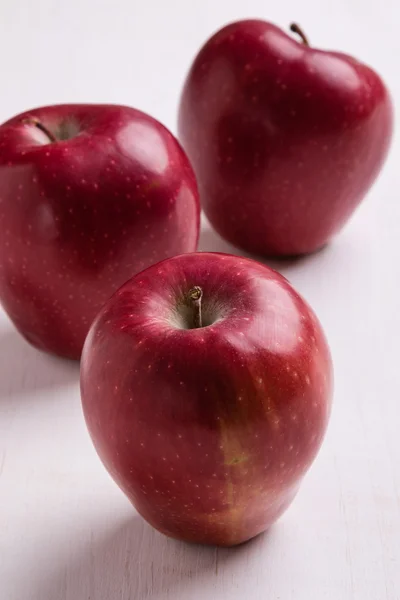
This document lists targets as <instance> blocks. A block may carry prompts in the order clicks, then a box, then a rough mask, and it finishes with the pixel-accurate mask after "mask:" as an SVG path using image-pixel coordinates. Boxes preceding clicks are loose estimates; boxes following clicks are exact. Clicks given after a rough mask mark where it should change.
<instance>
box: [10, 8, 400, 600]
mask: <svg viewBox="0 0 400 600" xmlns="http://www.w3.org/2000/svg"><path fill="white" fill-rule="evenodd" d="M278 4H279V3H278ZM280 4H283V5H284V6H275V5H271V4H270V5H268V3H266V2H265V1H264V0H263V1H261V0H259V1H256V0H253V1H251V0H248V1H247V2H246V3H243V2H242V1H239V0H229V1H228V0H226V1H225V0H224V1H222V0H220V1H219V2H215V0H213V1H211V0H210V1H208V0H191V2H185V1H184V0H179V1H178V0H175V1H173V0H170V1H169V2H163V1H161V0H159V2H156V0H153V1H150V0H148V1H147V2H146V3H145V5H144V6H140V4H139V2H131V1H129V2H128V0H126V1H122V0H120V1H119V2H118V1H117V0H115V1H114V2H109V3H106V2H100V0H98V1H96V0H92V1H90V0H70V1H69V2H64V3H58V2H53V1H51V0H42V1H39V0H38V1H37V2H31V0H26V1H22V0H13V1H12V2H11V0H9V2H7V1H6V0H3V3H2V6H1V8H2V10H1V16H0V56H1V64H2V70H1V77H2V80H1V82H2V94H1V100H0V118H1V120H4V119H6V118H7V117H9V116H11V115H12V114H13V113H16V112H19V111H20V110H23V109H26V108H29V107H30V106H33V105H39V104H45V103H54V102H62V101H69V100H73V101H106V102H119V103H126V104H131V105H135V106H137V107H138V108H141V109H145V110H147V111H148V112H150V113H152V114H154V115H155V116H156V117H158V118H159V119H161V120H162V121H163V122H164V123H166V124H167V125H169V126H170V127H171V128H172V129H174V128H175V106H176V101H177V98H178V95H179V90H180V85H181V82H182V79H183V75H184V73H185V70H186V68H187V65H188V64H189V61H190V59H191V56H192V55H193V54H194V52H195V51H196V49H197V48H198V46H199V45H200V43H201V42H202V41H203V40H204V39H205V38H206V37H207V35H208V34H209V33H210V32H211V31H213V30H214V29H216V28H217V27H219V26H220V25H221V24H222V23H224V22H226V21H229V20H232V19H235V18H238V17H245V16H260V17H265V18H269V19H271V20H273V21H275V22H277V23H278V24H281V25H282V26H284V25H285V24H287V23H289V22H290V21H291V20H293V19H296V20H299V21H301V24H302V25H303V27H304V28H305V30H306V31H307V33H308V35H309V37H310V38H311V40H312V42H314V43H315V44H316V45H321V46H325V47H336V48H340V49H344V50H347V51H348V52H350V53H353V54H355V55H358V56H360V57H363V58H364V59H365V60H366V61H368V62H370V63H372V64H373V65H374V66H375V67H376V68H377V69H378V70H379V71H380V72H382V74H383V75H384V76H385V78H386V79H387V81H388V82H389V84H390V87H391V89H392V93H393V96H394V98H395V100H396V101H397V99H398V98H400V71H399V69H398V64H397V62H398V58H396V54H397V56H398V55H399V51H400V41H399V40H400V37H399V35H398V32H397V30H396V28H397V22H398V17H399V16H400V14H399V10H400V9H399V8H397V9H396V6H395V1H394V0H393V1H391V0H386V2H385V3H381V4H380V5H378V4H376V2H373V1H372V0H370V1H367V0H363V1H361V0H352V1H351V2H348V1H347V0H336V2H335V5H334V6H332V7H330V8H329V11H330V12H329V14H328V12H326V11H325V10H324V11H322V10H321V5H320V3H319V2H318V0H304V1H303V2H302V6H301V10H300V6H299V4H298V3H296V2H295V1H294V0H291V1H289V0H288V1H287V2H286V3H280ZM327 6H328V5H327ZM399 163H400V149H399V144H398V140H395V143H394V145H393V148H392V153H391V157H390V160H389V162H388V164H387V167H386V169H385V172H384V174H383V175H382V177H381V179H380V180H379V182H378V183H377V185H376V186H375V187H374V189H373V191H372V192H371V193H370V195H369V197H368V200H367V201H366V202H365V203H364V204H363V206H362V207H361V208H360V210H359V211H358V212H357V214H356V215H355V217H354V218H353V220H352V221H351V223H350V224H349V226H348V227H347V228H346V229H345V230H344V232H343V233H342V234H341V235H340V236H339V237H338V238H337V239H336V240H335V242H334V243H333V244H332V245H331V246H329V247H328V248H326V249H325V250H324V251H322V252H320V253H318V254H316V255H314V256H312V257H310V258H308V259H305V260H302V261H297V262H291V263H281V264H279V265H277V266H278V268H279V269H280V270H281V271H282V272H283V273H284V274H285V275H286V276H287V277H288V278H289V279H290V280H291V282H292V283H293V284H294V285H295V286H296V287H297V288H298V290H299V291H300V292H301V293H302V294H303V295H304V296H305V297H306V298H307V300H308V301H309V302H310V303H311V304H312V305H313V307H314V309H315V310H316V312H317V314H318V315H319V317H320V319H321V321H322V324H323V326H324V328H325V330H326V333H327V336H328V339H329V341H330V344H331V348H332V353H333V358H334V362H335V372H336V391H335V404H334V411H333V415H332V420H331V425H330V428H329V432H328V436H327V438H326V441H325V444H324V446H323V448H322V451H321V453H320V455H319V457H318V459H317V461H316V463H315V465H314V466H313V468H312V470H311V471H310V473H309V475H308V476H307V477H306V479H305V481H304V483H303V486H302V489H301V492H300V493H299V495H298V497H297V499H296V501H295V502H294V504H293V506H292V507H291V508H290V509H289V511H288V512H287V513H286V514H285V515H284V517H283V518H282V519H281V520H280V521H279V522H278V523H277V524H276V525H275V526H274V527H273V528H272V529H271V530H270V532H269V533H267V534H265V535H263V536H260V537H259V538H257V539H256V540H254V541H253V542H251V543H248V544H246V545H243V546H242V547H239V548H236V549H233V550H221V549H220V550H216V549H212V548H203V547H196V546H189V545H186V544H183V543H179V542H176V541H173V540H169V539H167V538H165V537H163V536H162V535H160V534H158V533H156V532H154V531H153V530H152V529H151V528H150V527H149V526H148V525H146V524H145V523H144V522H143V521H142V520H141V519H140V518H139V517H138V516H137V515H136V514H135V512H134V510H133V509H132V507H131V506H130V504H129V503H128V501H127V500H126V499H125V498H124V496H123V495H122V493H121V492H120V491H119V490H118V488H117V487H116V486H115V484H114V483H113V482H112V481H111V479H110V478H109V477H108V475H107V474H106V472H105V470H104V469H103V467H102V465H101V464H100V461H99V460H98V458H97V456H96V454H95V452H94V449H93V447H92V445H91V442H90V440H89V437H88V434H87V432H86V429H85V425H84V422H83V418H82V414H81V408H80V398H79V389H78V375H79V373H78V366H77V365H75V364H73V363H68V362H64V361H61V360H58V359H55V358H51V357H49V356H47V355H44V354H41V353H39V352H37V351H36V350H34V349H32V348H31V347H30V346H28V345H27V344H26V343H25V342H24V341H23V340H22V339H21V338H20V337H19V335H18V334H17V333H16V332H15V331H14V330H13V328H12V326H11V325H10V323H9V322H8V320H7V318H6V317H5V315H4V313H2V312H1V313H0V599H1V600H89V599H90V600H145V599H151V600H167V599H171V600H172V599H173V600H200V599H201V600H203V599H205V598H209V597H210V598H213V599H214V600H222V599H223V600H239V599H242V598H246V599H249V600H310V599H311V600H314V599H315V600H398V599H399V598H400V391H399V387H400V385H399V381H400V376H399V359H400V342H399V340H400V268H399V261H400V249H399V230H400V200H399V193H400V192H399V187H400V172H399V167H398V165H399ZM0 235H1V232H0ZM201 249H202V250H219V251H228V252H229V251H231V252H234V250H233V249H232V248H231V247H230V246H228V245H227V244H225V243H224V242H223V241H222V240H220V239H218V238H217V236H216V235H215V234H214V233H213V232H212V231H211V230H210V228H209V227H208V225H207V224H206V223H205V224H204V226H203V231H202V238H201Z"/></svg>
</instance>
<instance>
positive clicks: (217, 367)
mask: <svg viewBox="0 0 400 600" xmlns="http://www.w3.org/2000/svg"><path fill="white" fill-rule="evenodd" d="M331 388H332V369H331V359H330V354H329V349H328V346H327V343H326V341H325V337H324V334H323V332H322V330H321V326H320V324H319V322H318V320H317V318H316V317H315V315H314V314H313V312H312V310H311V309H310V307H309V306H308V305H307V304H306V302H305V301H304V300H303V299H302V298H301V297H300V296H299V295H298V294H297V293H296V292H295V290H294V289H293V288H292V287H291V285H290V284H289V283H288V281H287V280H286V279H285V278H284V277H282V276H281V275H279V274H278V273H276V272H275V271H273V270H272V269H269V268H267V267H265V266H263V265H262V264H259V263H257V262H255V261H253V260H250V259H246V258H241V257H237V256H230V255H227V254H216V253H194V254H186V255H182V256H177V257H174V258H171V259H169V260H166V261H163V262H161V263H159V264H157V265H153V266H152V267H150V268H148V269H146V270H145V271H143V272H142V273H140V274H138V275H136V276H135V277H134V278H132V279H131V280H130V281H129V282H127V283H126V284H125V285H124V286H123V287H121V288H120V289H119V291H117V292H116V293H115V294H114V296H113V297H112V298H111V299H110V300H109V301H108V303H107V304H106V305H105V306H104V307H103V308H102V310H101V312H100V313H99V315H98V316H97V318H96V320H95V321H94V323H93V325H92V328H91V330H90V332H89V335H88V337H87V340H86V343H85V347H84V350H83V354H82V363H81V393H82V402H83V410H84V414H85V418H86V422H87V425H88V428H89V431H90V434H91V437H92V440H93V442H94V445H95V447H96V449H97V452H98V454H99V456H100V458H101V459H102V461H103V463H104V465H105V466H106V468H107V469H108V471H109V472H110V474H111V475H112V477H113V478H114V480H115V481H116V482H117V483H118V485H119V486H120V487H121V489H122V490H123V491H124V492H125V494H126V495H127V496H128V498H129V499H130V500H131V502H132V503H133V505H134V506H135V507H136V508H137V510H138V511H139V513H140V514H141V515H142V516H143V517H144V518H145V519H146V520H147V521H148V522H149V523H150V524H151V525H153V526H154V527H155V528H156V529H158V530H159V531H161V532H163V533H165V534H167V535H169V536H172V537H175V538H179V539H182V540H187V541H191V542H199V543H207V544H216V545H222V546H230V545H235V544H239V543H241V542H244V541H245V540H248V539H250V538H252V537H254V536H256V535H257V534H259V533H260V532H262V531H264V530H265V529H266V528H268V527H269V526H270V525H271V524H272V523H273V522H274V521H275V520H276V519H277V518H278V517H279V515H280V514H281V513H282V512H283V511H284V510H285V509H286V508H287V507H288V505H289V504H290V503H291V501H292V500H293V498H294V496H295V494H296V492H297V490H298V488H299V484H300V483H301V480H302V478H303V476H304V474H305V472H306V471H307V469H308V468H309V466H310V465H311V463H312V461H313V459H314V457H315V455H316V453H317V451H318V449H319V446H320V444H321V441H322V438H323V436H324V432H325V429H326V426H327V422H328V417H329V412H330V405H331Z"/></svg>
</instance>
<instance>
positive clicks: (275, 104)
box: [179, 20, 392, 255]
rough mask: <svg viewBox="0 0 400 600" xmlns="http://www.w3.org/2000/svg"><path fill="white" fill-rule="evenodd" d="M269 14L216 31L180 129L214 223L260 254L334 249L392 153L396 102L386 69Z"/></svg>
mask: <svg viewBox="0 0 400 600" xmlns="http://www.w3.org/2000/svg"><path fill="white" fill-rule="evenodd" d="M292 30H293V31H295V32H297V33H300V35H301V36H302V37H303V41H300V42H298V41H296V39H293V38H292V37H290V36H288V35H287V34H286V33H284V32H283V31H281V30H280V29H278V28H277V27H275V26H274V25H271V24H270V23H266V22H264V21H256V20H254V21H240V22H237V23H233V24H231V25H229V26H227V27H225V28H224V29H221V30H220V31H219V32H218V33H216V34H215V35H214V36H213V37H212V38H211V39H210V40H209V41H208V42H207V43H206V44H205V45H204V46H203V48H202V49H201V50H200V52H199V54H198V55H197V57H196V59H195V61H194V63H193V66H192V68H191V70H190V72H189V75H188V77H187V80H186V84H185V87H184V90H183V95H182V100H181V106H180V112H179V134H180V139H181V141H182V143H183V146H184V148H185V149H186V151H187V153H188V155H189V158H190V159H191V162H192V164H193V166H194V169H195V172H196V175H197V179H198V183H199V189H200V198H201V201H202V204H203V207H204V210H205V212H206V215H207V217H208V218H209V220H210V222H211V224H212V225H213V226H214V227H215V229H216V230H217V231H218V233H219V234H220V235H221V236H222V237H224V238H225V239H227V240H228V241H229V242H231V243H232V244H235V245H236V246H239V247H240V248H243V249H245V250H247V251H250V252H253V253H256V254H259V255H295V254H301V253H307V252H312V251H314V250H317V249H318V248H320V247H322V246H323V245H324V244H326V243H327V242H328V241H329V240H330V239H331V238H332V236H333V235H334V234H336V233H337V232H338V231H339V230H340V229H341V228H342V227H343V225H344V224H345V223H346V221H347V220H348V218H349V217H350V216H351V214H352V213H353V211H354V210H355V208H356V207H357V205H358V204H359V203H360V201H361V200H362V199H363V197H364V196H365V194H366V193H367V191H368V190H369V188H370V187H371V185H372V183H373V182H374V180H375V179H376V177H377V175H378V173H379V171H380V169H381V167H382V165H383V162H384V160H385V157H386V154H387V151H388V148H389V143H390V138H391V133H392V108H391V101H390V98H389V94H388V91H387V89H386V88H385V85H384V83H383V82H382V80H381V78H380V77H379V75H377V74H376V73H375V72H374V71H373V70H372V69H370V68H369V67H367V66H366V65H364V64H362V63H360V62H358V61H357V60H355V59H354V58H351V57H350V56H347V55H345V54H341V53H338V52H324V51H321V50H315V49H314V48H311V47H309V46H308V43H307V40H306V39H305V36H304V34H303V33H302V32H301V30H300V29H299V28H298V26H295V25H293V26H292Z"/></svg>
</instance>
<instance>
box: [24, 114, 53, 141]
mask: <svg viewBox="0 0 400 600" xmlns="http://www.w3.org/2000/svg"><path fill="white" fill-rule="evenodd" d="M23 122H24V123H25V125H33V126H34V127H37V128H38V129H40V131H42V132H43V133H44V134H45V135H47V137H48V138H49V140H50V142H52V143H54V142H56V141H57V138H56V137H55V136H54V135H53V134H52V133H51V131H49V130H48V129H47V127H45V126H44V125H43V123H42V122H41V121H39V119H37V118H36V117H29V118H28V119H24V121H23Z"/></svg>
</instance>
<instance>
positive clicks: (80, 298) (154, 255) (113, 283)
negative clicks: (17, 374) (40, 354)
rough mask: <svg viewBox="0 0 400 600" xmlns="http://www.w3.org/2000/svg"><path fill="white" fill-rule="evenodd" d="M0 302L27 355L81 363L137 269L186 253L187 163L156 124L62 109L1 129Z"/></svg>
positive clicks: (119, 111)
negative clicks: (105, 311) (95, 329)
mask: <svg viewBox="0 0 400 600" xmlns="http://www.w3.org/2000/svg"><path fill="white" fill-rule="evenodd" d="M0 228H1V236H0V301H1V303H2V305H3V307H4V309H5V310H6V312H7V313H8V315H9V316H10V318H11V319H12V321H13V322H14V324H15V326H16V327H17V328H18V329H19V331H20V332H21V333H22V334H23V335H24V336H25V338H26V339H27V340H29V341H30V342H31V343H32V344H34V345H35V346H37V347H39V348H41V349H43V350H47V351H49V352H54V353H56V354H59V355H62V356H67V357H71V358H79V356H80V354H81V350H82V346H83V342H84V339H85V336H86V334H87V332H88V330H89V327H90V324H91V322H92V320H93V319H94V317H95V315H96V314H97V312H98V310H99V309H100V307H101V306H102V305H103V304H104V302H105V301H106V300H107V299H108V298H109V297H110V296H111V295H112V293H114V291H115V290H116V289H118V287H120V285H122V284H123V283H124V282H125V281H127V279H129V278H130V277H132V275H134V274H135V273H137V272H138V271H141V270H142V269H144V268H145V267H147V266H149V265H150V264H153V263H155V262H158V261H159V260H162V259H163V258H166V257H169V256H173V255H175V254H177V253H184V252H193V251H194V250H195V249H196V247H197V239H198V231H199V201H198V192H197V186H196V182H195V177H194V174H193V171H192V168H191V166H190V164H189V162H188V160H187V157H186V155H185V153H184V152H183V150H182V149H181V147H180V145H179V143H178V142H177V141H176V139H175V138H174V137H173V136H172V134H171V133H169V131H168V130H167V129H166V128H165V127H163V126H162V125H161V124H160V123H158V122H157V121H155V120H154V119H153V118H152V117H150V116H148V115H146V114H144V113H142V112H140V111H137V110H134V109H132V108H127V107H122V106H106V105H65V106H52V107H45V108H40V109H37V110H33V111H30V112H28V113H25V114H22V115H19V116H17V117H15V118H13V119H12V120H11V121H8V122H7V123H5V124H4V125H2V126H1V127H0Z"/></svg>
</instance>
